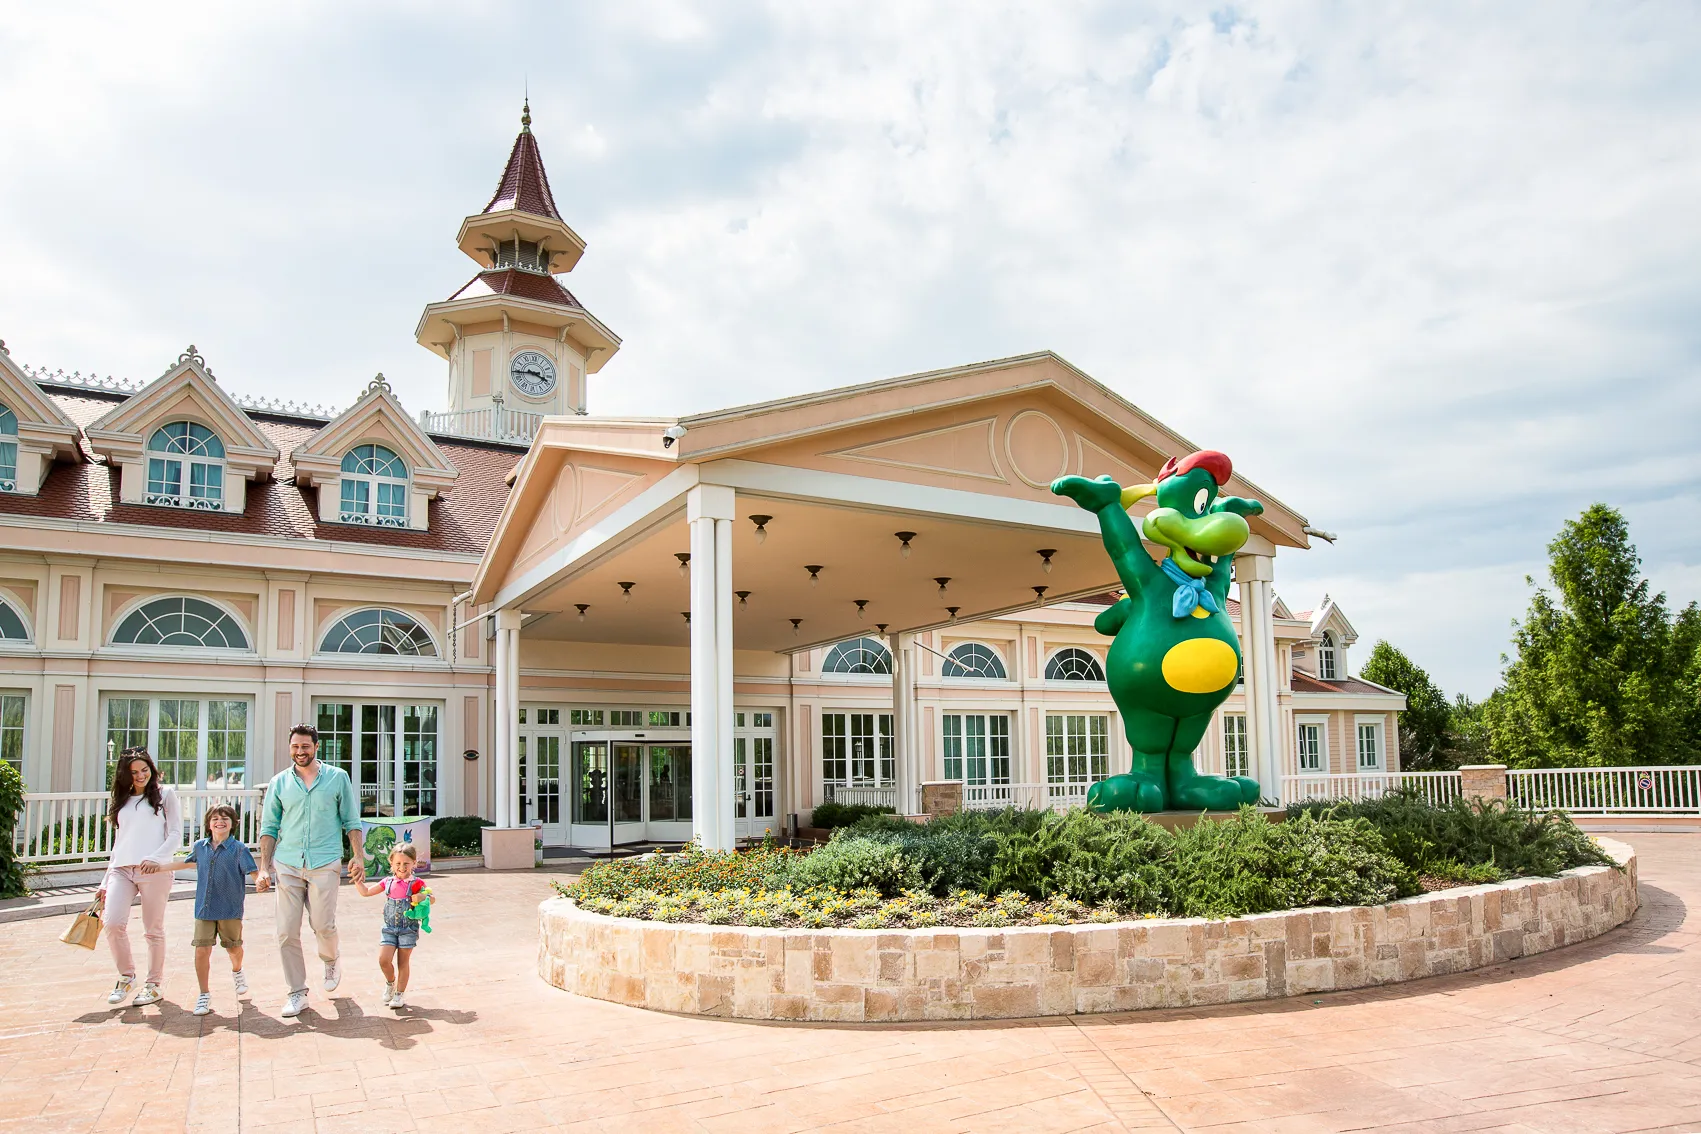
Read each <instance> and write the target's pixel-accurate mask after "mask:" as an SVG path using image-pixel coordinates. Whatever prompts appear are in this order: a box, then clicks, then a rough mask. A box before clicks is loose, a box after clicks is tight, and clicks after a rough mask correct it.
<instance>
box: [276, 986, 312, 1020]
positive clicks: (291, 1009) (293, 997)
mask: <svg viewBox="0 0 1701 1134" xmlns="http://www.w3.org/2000/svg"><path fill="white" fill-rule="evenodd" d="M305 1007H307V994H306V993H305V992H292V993H290V994H289V999H288V1000H286V1001H284V1006H283V1011H282V1012H281V1013H280V1015H282V1016H283V1017H284V1019H286V1020H287V1019H289V1018H290V1017H291V1016H299V1015H301V1010H302V1009H303V1008H305Z"/></svg>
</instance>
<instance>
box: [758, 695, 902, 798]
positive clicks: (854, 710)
mask: <svg viewBox="0 0 1701 1134" xmlns="http://www.w3.org/2000/svg"><path fill="white" fill-rule="evenodd" d="M761 711H763V712H766V711H767V710H761ZM868 716H871V717H873V718H874V721H873V726H874V731H873V733H871V734H869V735H868V737H867V739H870V740H872V741H873V743H874V777H873V778H872V779H868V778H866V777H863V778H859V777H858V776H857V774H856V766H857V760H856V758H855V755H854V748H855V742H856V740H857V739H859V738H858V736H857V734H856V733H854V732H853V731H852V725H851V720H850V718H852V717H868ZM828 717H843V718H845V731H844V733H843V734H842V735H833V736H829V735H828V733H827V718H828ZM896 732H897V730H896V723H895V721H894V719H893V713H892V710H890V709H885V710H882V709H876V708H869V707H866V706H865V707H860V708H859V707H834V708H827V709H822V710H821V729H820V742H821V757H820V758H821V764H820V768H821V786H822V788H823V789H825V788H827V787H828V786H832V787H834V788H889V787H894V786H896V784H897V773H898V764H897V759H898V748H897V737H896ZM830 740H831V741H837V740H843V741H844V746H845V753H844V763H845V774H844V776H843V777H842V778H841V777H837V776H829V775H828V774H827V752H828V742H829V741H830ZM888 770H890V771H891V773H892V774H891V776H889V777H888V776H886V775H885V772H886V771H888Z"/></svg>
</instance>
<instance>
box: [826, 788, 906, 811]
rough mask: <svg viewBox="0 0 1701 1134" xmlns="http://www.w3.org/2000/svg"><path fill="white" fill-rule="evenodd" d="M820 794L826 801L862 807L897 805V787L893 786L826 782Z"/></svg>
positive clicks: (892, 806) (891, 806)
mask: <svg viewBox="0 0 1701 1134" xmlns="http://www.w3.org/2000/svg"><path fill="white" fill-rule="evenodd" d="M822 795H824V796H825V797H826V800H827V802H828V803H850V804H858V805H860V806H863V807H890V808H892V809H894V810H896V809H897V806H898V789H897V788H895V787H846V786H844V785H843V784H826V785H824V786H823V788H822Z"/></svg>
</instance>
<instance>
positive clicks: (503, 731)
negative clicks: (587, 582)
mask: <svg viewBox="0 0 1701 1134" xmlns="http://www.w3.org/2000/svg"><path fill="white" fill-rule="evenodd" d="M519 636H520V612H519V611H517V610H499V611H497V612H496V643H495V653H496V658H495V661H496V751H495V752H493V753H491V758H492V760H494V761H495V765H494V768H493V772H494V775H495V780H496V782H495V784H494V785H493V786H494V788H495V793H494V794H495V796H496V799H495V803H496V814H495V816H494V819H495V821H496V825H497V826H498V827H512V826H513V825H514V823H515V822H516V820H517V819H518V818H519V812H518V809H517V808H516V807H514V806H513V801H514V799H515V794H514V784H513V782H512V781H513V780H514V778H515V777H514V753H515V750H516V749H517V747H518V740H519V736H518V734H519V724H520V712H519V705H517V704H516V703H515V701H514V696H513V693H514V690H515V689H516V688H518V675H516V674H515V672H514V670H515V668H516V666H517V663H518V662H519V660H520V659H519V651H518V650H517V649H516V648H515V647H516V644H517V643H518V640H519Z"/></svg>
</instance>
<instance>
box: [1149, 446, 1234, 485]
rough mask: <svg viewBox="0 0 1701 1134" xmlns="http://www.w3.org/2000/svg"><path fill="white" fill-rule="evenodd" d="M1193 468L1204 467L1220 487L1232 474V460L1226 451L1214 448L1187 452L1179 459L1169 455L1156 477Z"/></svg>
mask: <svg viewBox="0 0 1701 1134" xmlns="http://www.w3.org/2000/svg"><path fill="white" fill-rule="evenodd" d="M1194 469H1204V470H1205V471H1206V472H1208V473H1210V474H1211V479H1212V480H1214V481H1216V482H1217V487H1218V488H1221V487H1222V486H1223V485H1225V484H1227V483H1228V481H1229V477H1231V476H1233V475H1234V462H1233V461H1231V460H1229V459H1228V454H1227V453H1219V452H1217V451H1216V450H1215V449H1200V450H1199V451H1198V452H1197V453H1189V454H1188V455H1187V456H1185V457H1182V458H1180V459H1179V460H1178V459H1177V458H1175V457H1171V458H1170V459H1169V460H1167V461H1165V462H1164V467H1163V468H1161V469H1159V470H1158V479H1159V480H1167V479H1169V478H1170V477H1172V476H1184V475H1186V474H1187V473H1190V472H1192V471H1193V470H1194Z"/></svg>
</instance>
